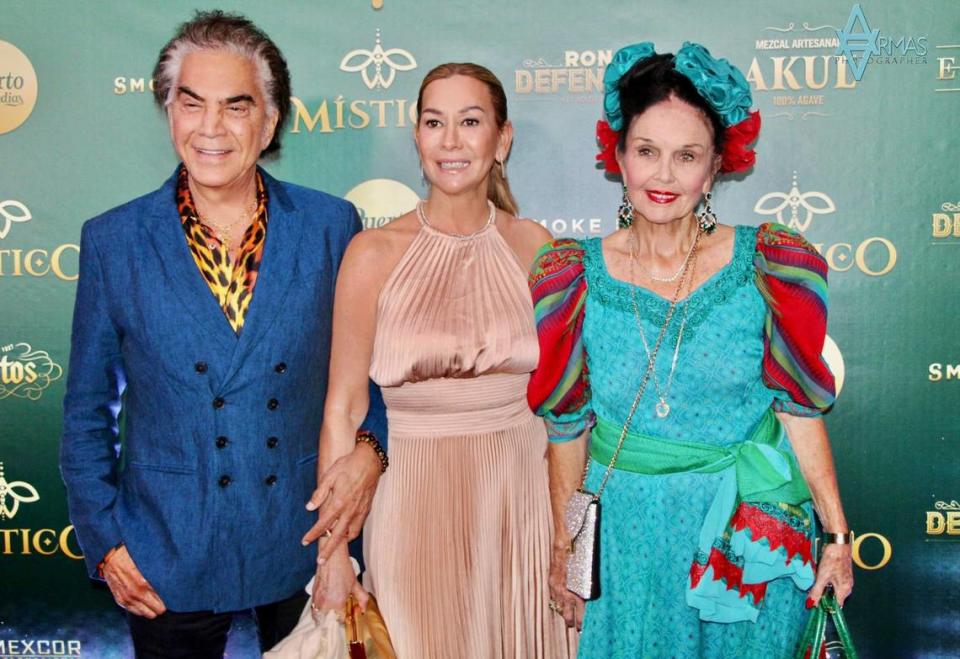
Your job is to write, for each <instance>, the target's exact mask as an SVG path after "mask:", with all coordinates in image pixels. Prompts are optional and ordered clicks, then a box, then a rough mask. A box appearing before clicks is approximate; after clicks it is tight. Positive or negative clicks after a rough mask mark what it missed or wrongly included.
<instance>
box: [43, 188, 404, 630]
mask: <svg viewBox="0 0 960 659" xmlns="http://www.w3.org/2000/svg"><path fill="white" fill-rule="evenodd" d="M261 174H262V175H263V177H264V180H265V183H266V187H267V192H268V195H269V202H268V203H269V205H268V225H267V238H266V245H265V247H264V254H263V259H262V262H261V267H260V272H259V276H258V279H257V284H256V288H255V289H254V293H253V299H252V302H251V304H250V307H249V309H248V311H247V315H246V319H245V324H244V327H243V330H242V331H241V333H240V334H239V335H237V334H235V333H234V332H233V330H232V329H231V327H230V325H229V323H228V322H227V320H226V317H225V316H224V314H223V311H222V310H221V309H220V306H219V305H218V303H217V301H216V299H215V298H214V296H213V294H212V292H211V291H210V289H209V287H208V285H207V283H206V282H205V281H204V279H203V277H202V275H201V274H200V271H199V269H198V268H197V266H196V264H195V262H194V260H193V257H192V255H191V253H190V251H189V248H188V246H187V242H186V238H185V236H184V232H183V229H182V228H181V224H180V218H179V215H178V212H177V208H176V202H175V199H174V196H175V186H176V173H175V174H174V176H173V177H171V178H170V179H169V180H168V181H167V182H166V183H165V184H164V185H163V187H161V188H160V189H159V190H157V191H155V192H152V193H150V194H148V195H145V196H143V197H140V198H139V199H136V200H134V201H131V202H129V203H127V204H125V205H123V206H120V207H118V208H115V209H113V210H110V211H108V212H106V213H104V214H103V215H100V216H99V217H96V218H94V219H92V220H90V221H88V222H87V223H86V224H84V226H83V230H82V234H81V242H80V278H79V282H78V287H77V297H76V306H75V309H74V316H73V334H72V339H71V352H70V369H69V376H68V380H67V393H66V398H65V400H64V422H63V438H62V443H61V472H62V474H63V478H64V482H65V483H66V486H67V497H68V503H69V509H70V518H71V521H72V522H73V524H74V526H75V528H76V532H77V538H78V540H79V542H80V546H81V548H82V549H83V553H84V557H85V559H86V563H87V567H88V569H89V571H90V574H91V576H95V575H96V569H97V565H98V563H99V562H100V561H101V560H102V559H103V557H104V556H105V555H106V553H107V552H108V551H109V550H110V549H111V548H112V547H113V546H115V545H116V544H118V543H120V542H123V543H124V544H125V546H126V547H127V549H128V551H129V552H130V555H131V557H132V558H133V560H134V562H135V563H136V564H137V567H138V568H139V569H140V571H141V572H142V573H143V576H144V577H145V578H146V579H147V581H148V582H150V584H151V585H152V586H153V587H154V588H155V589H156V591H157V593H158V594H159V595H160V597H161V598H162V599H163V600H164V603H165V604H166V605H167V607H168V608H169V609H171V610H174V611H198V610H214V611H231V610H238V609H244V608H248V607H251V606H256V605H260V604H264V603H268V602H274V601H278V600H281V599H283V598H285V597H288V596H290V595H292V594H293V593H295V592H296V591H297V590H298V589H300V588H302V587H303V585H304V584H305V583H306V582H307V580H308V579H309V578H310V575H311V574H312V573H313V571H314V568H315V560H316V548H315V547H314V546H311V547H303V546H301V544H300V538H301V537H302V536H303V534H304V533H305V532H306V531H307V530H308V529H309V528H310V526H311V525H312V523H313V522H314V521H315V520H316V513H308V512H307V511H306V510H305V508H304V503H305V502H306V500H307V499H308V498H309V496H310V494H311V493H312V491H313V489H314V487H315V485H316V467H317V440H318V436H319V432H320V425H321V421H322V418H323V404H324V396H325V394H326V389H327V370H328V364H329V357H330V334H331V320H332V314H333V294H334V282H335V279H336V274H337V269H338V268H339V265H340V261H341V257H342V255H343V252H344V250H345V249H346V246H347V243H348V242H349V240H350V238H351V237H352V236H353V235H354V234H355V233H356V232H357V231H359V229H360V222H359V218H358V217H357V213H356V210H355V209H354V207H353V206H352V205H351V204H349V203H348V202H346V201H344V200H342V199H338V198H336V197H332V196H330V195H327V194H324V193H322V192H317V191H315V190H310V189H307V188H303V187H300V186H296V185H292V184H289V183H284V182H281V181H278V180H276V179H274V178H272V177H270V176H269V175H268V174H266V172H261ZM121 426H122V428H123V432H122V433H121V432H120V428H121ZM364 427H366V428H369V429H370V430H372V431H373V432H375V433H376V434H377V436H378V437H380V438H384V437H385V435H386V420H385V416H384V409H383V402H382V399H381V398H380V396H379V391H378V390H377V389H376V387H372V388H371V405H370V413H369V415H368V417H367V420H366V422H365V423H364ZM121 436H122V448H121V447H120V445H119V439H120V437H121Z"/></svg>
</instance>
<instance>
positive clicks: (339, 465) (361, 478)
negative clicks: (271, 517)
mask: <svg viewBox="0 0 960 659" xmlns="http://www.w3.org/2000/svg"><path fill="white" fill-rule="evenodd" d="M379 480H380V458H378V457H377V454H376V452H375V451H374V450H373V448H371V447H370V445H369V444H367V443H365V442H359V443H358V444H357V445H356V446H355V447H354V449H353V450H352V451H351V452H350V453H348V454H347V455H345V456H343V457H341V458H339V459H338V460H337V461H336V462H334V463H333V464H332V465H330V468H329V469H327V471H326V472H325V473H324V474H323V477H322V478H321V479H320V484H319V485H317V489H316V490H314V492H313V496H312V497H310V501H308V502H307V510H316V511H318V513H319V518H318V519H317V523H316V524H314V525H313V528H311V529H310V530H309V531H308V532H307V534H306V535H305V536H303V540H302V542H303V544H305V545H307V544H310V543H311V542H313V541H315V540H316V539H317V538H319V537H321V536H326V537H327V538H328V539H327V541H326V542H325V543H323V547H321V548H320V550H319V552H318V559H317V560H318V562H319V563H320V564H323V563H324V562H325V561H326V560H327V559H329V558H330V556H331V555H333V552H334V551H335V550H336V549H337V548H338V547H340V546H342V545H343V543H344V542H347V541H348V540H353V539H354V538H356V537H357V536H358V535H360V531H361V529H363V523H364V521H366V519H367V515H368V514H369V512H370V505H371V504H372V503H373V494H374V492H376V490H377V482H379ZM328 531H329V533H328Z"/></svg>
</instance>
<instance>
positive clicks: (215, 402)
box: [213, 396, 227, 410]
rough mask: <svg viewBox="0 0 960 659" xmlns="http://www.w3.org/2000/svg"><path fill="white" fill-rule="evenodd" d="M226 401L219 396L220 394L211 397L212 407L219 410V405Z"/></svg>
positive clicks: (221, 405)
mask: <svg viewBox="0 0 960 659" xmlns="http://www.w3.org/2000/svg"><path fill="white" fill-rule="evenodd" d="M226 402H227V401H225V400H224V399H222V398H220V396H217V397H216V398H214V399H213V408H214V409H215V410H219V409H220V408H221V407H223V405H224V403H226Z"/></svg>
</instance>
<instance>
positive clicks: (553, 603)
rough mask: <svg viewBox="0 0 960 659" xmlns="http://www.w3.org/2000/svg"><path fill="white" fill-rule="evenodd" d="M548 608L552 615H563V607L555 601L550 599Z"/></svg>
mask: <svg viewBox="0 0 960 659" xmlns="http://www.w3.org/2000/svg"><path fill="white" fill-rule="evenodd" d="M548 606H549V607H550V610H551V611H553V612H554V613H559V614H562V613H563V606H562V605H561V604H560V602H558V601H557V600H555V599H551V600H550V604H549V605H548Z"/></svg>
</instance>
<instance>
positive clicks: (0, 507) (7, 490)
mask: <svg viewBox="0 0 960 659" xmlns="http://www.w3.org/2000/svg"><path fill="white" fill-rule="evenodd" d="M8 498H9V499H10V500H11V501H13V504H12V505H9V506H8V505H7V499H8ZM39 499H40V495H39V494H37V488H35V487H34V486H33V485H31V484H30V483H26V482H24V481H13V482H12V483H8V482H7V479H6V477H5V476H4V475H3V463H2V462H0V520H2V519H13V518H14V516H15V515H16V514H17V511H18V510H19V509H20V504H21V503H33V502H34V501H37V500H39Z"/></svg>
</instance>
